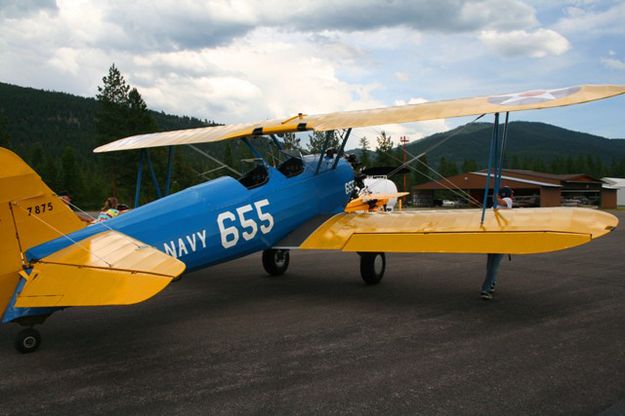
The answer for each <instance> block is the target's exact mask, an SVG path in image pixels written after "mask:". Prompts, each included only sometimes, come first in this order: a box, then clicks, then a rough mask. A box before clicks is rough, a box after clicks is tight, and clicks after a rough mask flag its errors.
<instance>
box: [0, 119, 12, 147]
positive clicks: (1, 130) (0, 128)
mask: <svg viewBox="0 0 625 416" xmlns="http://www.w3.org/2000/svg"><path fill="white" fill-rule="evenodd" d="M7 129H8V121H7V118H6V117H5V116H3V115H2V114H0V147H10V146H11V140H10V137H9V132H8V131H7Z"/></svg>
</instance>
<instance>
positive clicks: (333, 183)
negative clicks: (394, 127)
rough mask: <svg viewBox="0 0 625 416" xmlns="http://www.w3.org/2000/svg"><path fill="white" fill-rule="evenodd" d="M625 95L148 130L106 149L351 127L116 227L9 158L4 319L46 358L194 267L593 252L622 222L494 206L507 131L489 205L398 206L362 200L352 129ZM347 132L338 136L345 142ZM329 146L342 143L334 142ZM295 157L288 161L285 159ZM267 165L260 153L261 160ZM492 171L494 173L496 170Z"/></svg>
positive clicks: (596, 91)
mask: <svg viewBox="0 0 625 416" xmlns="http://www.w3.org/2000/svg"><path fill="white" fill-rule="evenodd" d="M623 93H625V86H619V85H583V86H577V87H570V88H561V89H552V90H538V91H529V92H524V93H518V94H504V95H497V96H483V97H475V98H463V99H456V100H448V101H439V102H426V103H421V104H411V105H402V106H395V107H387V108H378V109H371V110H360V111H346V112H337V113H330V114H322V115H305V114H298V115H296V116H294V117H291V118H287V119H277V120H269V121H263V122H260V123H250V124H237V125H227V126H215V127H206V128H196V129H189V130H180V131H171V132H164V133H153V134H144V135H138V136H133V137H128V138H124V139H121V140H117V141H114V142H112V143H109V144H106V145H104V146H101V147H98V148H97V149H95V150H94V151H95V152H96V153H101V152H112V151H123V150H128V149H146V148H151V147H157V146H175V145H181V144H194V143H207V142H216V141H220V140H231V139H240V140H242V141H243V142H244V143H245V144H246V145H247V146H249V148H250V149H251V150H252V151H254V149H255V147H254V140H255V139H256V138H258V137H260V136H268V137H270V138H271V139H272V140H273V141H275V145H276V146H278V147H279V146H280V141H279V138H278V137H277V136H279V135H280V134H281V133H289V132H302V131H323V132H333V131H338V132H339V133H338V134H339V137H340V138H341V141H340V146H339V148H338V149H326V148H325V147H327V143H328V142H329V140H326V146H324V149H323V150H322V151H321V153H320V154H315V155H305V156H302V155H293V154H288V157H285V160H284V161H282V162H281V163H280V164H279V165H277V166H275V167H274V166H272V165H270V164H269V163H268V162H267V161H266V160H264V159H263V158H261V157H259V158H258V159H257V160H256V162H255V166H254V167H253V168H252V169H251V170H250V171H249V172H247V173H246V174H244V175H243V176H242V177H240V178H238V179H237V178H234V177H231V176H223V177H220V178H218V179H214V180H210V181H208V182H205V183H202V184H199V185H196V186H193V187H190V188H188V189H185V190H182V191H180V192H177V193H174V194H171V195H168V196H165V197H163V198H161V199H158V200H156V201H153V202H151V203H148V204H146V205H144V206H141V207H139V208H136V209H134V210H131V211H130V212H128V213H125V214H123V215H120V216H119V217H116V218H114V219H111V220H109V221H105V222H102V223H97V224H93V225H89V226H85V225H84V223H83V222H82V221H80V220H79V219H78V218H77V216H76V215H75V214H74V213H73V211H72V210H71V209H70V208H69V207H68V206H67V205H65V204H64V203H62V202H61V201H60V199H59V198H58V197H57V196H56V195H55V194H54V192H53V191H52V190H51V189H50V188H48V187H47V186H46V185H45V184H44V183H43V182H42V180H41V179H40V177H39V176H38V175H37V173H36V172H34V171H33V170H32V169H31V168H30V167H29V166H28V165H27V164H26V163H25V162H24V161H22V160H21V159H20V158H19V157H18V156H17V155H15V154H14V153H12V152H10V151H9V150H6V149H0V183H1V184H2V186H1V187H0V312H2V321H3V322H4V323H10V322H13V323H17V324H20V325H22V326H26V328H25V329H23V330H21V331H20V332H19V334H17V337H16V340H15V346H16V348H17V349H18V350H19V351H21V352H32V351H35V350H36V349H37V348H38V347H39V345H40V343H41V336H40V334H39V332H38V331H37V330H36V329H34V328H33V326H34V325H36V324H41V323H43V322H44V320H45V319H46V318H47V317H49V316H50V315H51V314H52V313H54V312H56V311H59V310H61V309H63V308H67V307H77V306H100V305H128V304H134V303H138V302H141V301H144V300H146V299H148V298H150V297H152V296H154V295H156V294H157V293H159V292H160V291H161V290H163V289H164V288H165V287H167V285H168V284H169V283H170V282H172V280H174V279H177V278H178V277H179V276H180V275H182V274H183V273H184V272H190V271H193V270H198V269H201V268H204V267H207V266H210V265H214V264H217V263H221V262H225V261H229V260H232V259H236V258H238V257H241V256H245V255H247V254H250V253H254V252H262V264H263V266H264V269H265V270H266V271H267V272H268V273H269V274H271V275H280V274H283V273H285V272H286V270H287V268H288V266H289V261H290V251H291V250H294V249H300V250H339V251H345V252H351V253H357V254H358V255H359V256H360V274H361V277H362V279H363V280H364V282H365V283H367V284H376V283H378V282H380V280H381V279H382V277H383V275H384V271H385V267H386V257H385V254H384V253H388V252H393V253H396V252H397V253H399V252H401V253H425V252H433V253H493V252H496V253H510V254H531V253H544V252H550V251H556V250H563V249H567V248H570V247H575V246H579V245H582V244H585V243H588V242H590V241H591V240H593V239H595V238H598V237H601V236H603V235H605V234H607V233H608V232H610V231H611V230H613V229H614V228H615V227H616V225H617V223H618V220H617V219H616V217H614V216H613V215H611V214H609V213H606V212H602V211H599V210H591V209H583V208H536V209H513V210H498V209H497V206H496V198H494V199H495V205H494V207H493V208H494V209H490V208H489V209H486V206H487V203H486V202H487V201H486V198H487V194H488V189H489V188H490V185H489V184H488V181H489V180H490V177H491V176H492V177H493V186H494V188H493V189H494V193H495V194H496V193H497V189H496V188H497V186H498V180H497V175H498V172H499V175H500V174H501V173H500V170H501V157H498V156H497V155H498V154H501V153H502V152H501V151H500V150H501V147H500V142H499V140H500V137H501V134H499V132H497V133H493V137H492V139H491V148H490V157H489V170H488V172H489V175H488V177H487V185H486V192H485V196H484V199H485V200H484V204H483V207H482V208H481V209H480V208H475V209H461V210H432V211H399V212H398V211H394V212H384V211H382V210H379V209H378V208H379V207H380V206H381V205H383V204H384V203H385V202H386V201H388V199H390V198H392V197H396V196H397V195H393V194H387V195H384V194H370V193H366V192H365V193H364V194H363V193H360V194H359V193H357V192H354V189H355V188H358V187H359V185H358V183H357V182H358V172H357V171H356V172H355V169H354V165H353V163H352V162H353V161H352V160H351V159H350V158H348V157H346V156H345V150H344V149H345V145H346V143H347V139H348V137H349V135H350V132H351V129H352V128H358V127H366V126H377V125H385V124H390V123H405V122H415V121H421V120H431V119H443V118H450V117H460V116H468V115H483V114H491V113H492V114H495V116H496V123H495V124H494V130H495V131H496V130H497V129H498V126H499V121H498V117H499V114H500V113H506V122H507V115H508V113H509V112H512V111H521V110H531V109H542V108H549V107H558V106H566V105H573V104H579V103H583V102H588V101H594V100H599V99H604V98H608V97H612V96H616V95H620V94H623ZM332 134H334V133H332ZM326 137H327V138H329V135H327V136H326ZM285 154H286V153H285ZM259 156H260V155H259ZM491 173H492V175H491Z"/></svg>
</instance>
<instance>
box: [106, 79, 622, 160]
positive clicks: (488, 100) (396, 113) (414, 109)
mask: <svg viewBox="0 0 625 416" xmlns="http://www.w3.org/2000/svg"><path fill="white" fill-rule="evenodd" d="M624 93H625V85H581V86H576V87H567V88H558V89H551V90H533V91H525V92H521V93H511V94H502V95H494V96H484V97H473V98H460V99H456V100H446V101H432V102H425V103H421V104H408V105H400V106H394V107H385V108H374V109H369V110H359V111H341V112H336V113H328V114H320V115H311V116H308V115H303V114H299V115H297V116H295V117H291V118H288V119H286V120H285V119H277V120H267V121H262V122H258V123H247V124H233V125H229V126H217V127H203V128H197V129H188V130H178V131H170V132H164V133H151V134H142V135H138V136H131V137H127V138H124V139H121V140H117V141H114V142H112V143H108V144H106V145H104V146H100V147H98V148H97V149H95V150H94V152H96V153H99V152H113V151H118V150H128V149H142V148H145V147H157V146H169V145H179V144H193V143H208V142H216V141H220V140H228V139H236V138H240V137H246V136H254V135H263V134H274V133H288V132H296V131H305V130H315V131H327V130H336V129H345V128H356V127H369V126H380V125H384V124H393V123H408V122H414V121H424V120H435V119H442V118H451V117H462V116H470V115H479V114H486V113H497V112H500V113H502V112H507V111H522V110H533V109H541V108H549V107H561V106H566V105H573V104H580V103H584V102H588V101H594V100H601V99H604V98H608V97H613V96H616V95H620V94H624Z"/></svg>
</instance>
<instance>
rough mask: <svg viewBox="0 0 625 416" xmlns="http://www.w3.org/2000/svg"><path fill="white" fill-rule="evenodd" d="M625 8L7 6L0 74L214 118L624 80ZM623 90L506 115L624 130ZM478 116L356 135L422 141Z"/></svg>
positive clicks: (359, 2) (504, 4)
mask: <svg viewBox="0 0 625 416" xmlns="http://www.w3.org/2000/svg"><path fill="white" fill-rule="evenodd" d="M623 22H625V1H612V0H603V1H598V0H568V1H548V0H525V1H524V0H438V1H428V0H377V1H376V0H341V1H340V2H337V1H336V0H315V1H298V0H288V1H285V0H205V1H194V0H159V1H158V2H154V1H144V0H134V1H133V2H127V1H122V0H119V1H118V0H109V1H102V0H100V1H97V0H72V1H69V0H56V1H54V0H38V1H37V0H0V81H1V82H7V83H11V84H16V85H20V86H25V87H33V88H40V89H46V90H54V91H63V92H68V93H71V94H76V95H80V96H85V97H93V96H95V94H96V93H97V86H98V85H101V84H102V77H103V76H104V75H106V73H107V71H108V68H109V67H110V65H111V64H112V63H115V65H116V66H117V67H118V68H119V69H120V71H121V72H122V74H123V75H124V77H125V78H126V80H127V82H128V83H129V84H130V85H131V86H133V87H136V88H137V89H138V90H139V92H140V93H141V95H142V96H143V98H144V100H145V101H146V103H147V104H148V107H149V108H151V109H154V110H157V111H161V110H162V111H165V112H166V113H170V114H177V115H188V116H194V117H198V118H201V119H209V120H215V121H216V122H219V123H226V124H230V123H240V122H255V121H260V120H265V119H273V118H280V117H285V118H288V117H291V116H293V115H295V114H297V113H304V114H319V113H327V112H333V111H343V110H355V109H364V108H372V107H383V106H390V105H397V104H403V103H417V102H424V101H436V100H442V99H451V98H459V97H470V96H482V95H496V94H503V93H509V92H520V91H525V90H532V89H541V88H559V87H566V86H572V85H579V84H625V24H624V23H623ZM623 119H625V97H622V96H621V97H617V98H613V99H609V100H605V101H602V102H596V103H589V104H583V105H579V106H575V107H566V108H561V109H549V110H540V111H525V112H519V113H512V114H511V120H531V121H542V122H548V123H552V124H555V125H558V126H562V127H565V128H569V129H572V130H576V131H583V132H588V133H592V134H597V135H601V136H605V137H610V138H625V127H624V126H623V122H622V120H623ZM469 120H471V119H470V118H462V119H449V120H433V121H427V122H420V123H411V124H404V125H390V126H381V127H377V128H373V129H360V130H358V131H354V132H353V133H352V138H351V140H350V143H349V144H348V147H355V146H357V145H358V138H359V137H362V136H367V138H368V139H369V142H371V143H372V144H375V137H376V135H378V134H379V133H380V131H382V130H385V131H387V132H388V134H390V135H391V137H393V139H394V140H395V141H397V139H398V138H399V137H400V136H404V135H405V136H407V137H408V139H410V140H411V141H412V140H417V139H419V138H421V137H424V136H426V135H429V134H432V133H435V132H439V131H445V130H448V129H450V128H453V127H455V126H458V125H460V124H463V123H466V122H467V121H469Z"/></svg>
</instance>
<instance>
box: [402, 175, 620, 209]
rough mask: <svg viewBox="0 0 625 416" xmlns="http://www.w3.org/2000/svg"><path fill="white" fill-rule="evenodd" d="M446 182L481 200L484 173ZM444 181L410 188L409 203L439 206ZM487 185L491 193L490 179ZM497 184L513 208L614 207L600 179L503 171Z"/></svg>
mask: <svg viewBox="0 0 625 416" xmlns="http://www.w3.org/2000/svg"><path fill="white" fill-rule="evenodd" d="M446 179H447V180H448V181H449V182H450V183H451V184H453V186H452V185H450V184H449V183H447V184H445V185H447V186H448V187H451V188H454V187H455V188H459V189H462V190H464V191H465V192H467V193H468V194H469V195H471V196H472V197H473V198H475V199H476V200H477V201H480V202H481V201H482V200H483V198H484V187H485V186H486V170H483V171H479V172H466V173H462V174H459V175H454V176H450V177H448V178H446ZM444 182H445V181H439V182H438V183H437V182H427V183H423V184H420V185H415V186H414V187H413V188H412V198H413V203H414V204H415V205H416V206H435V205H440V195H444V194H445V192H444V191H445V190H446V189H447V188H446V186H443V184H442V183H444ZM490 182H491V184H490V192H492V189H493V180H492V178H491V181H490ZM501 185H502V186H509V187H510V188H512V189H513V190H514V193H515V206H519V207H523V206H526V207H532V206H533V207H537V206H540V207H553V206H560V205H565V206H584V205H595V206H599V207H601V208H607V209H611V208H616V189H615V188H614V187H613V186H610V185H609V184H607V183H605V182H603V181H602V180H600V179H597V178H593V177H592V176H590V175H586V174H583V173H579V174H565V175H556V174H551V173H543V172H535V171H531V170H520V169H504V170H503V171H502V176H501ZM447 193H448V192H447ZM454 198H455V199H458V197H454Z"/></svg>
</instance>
